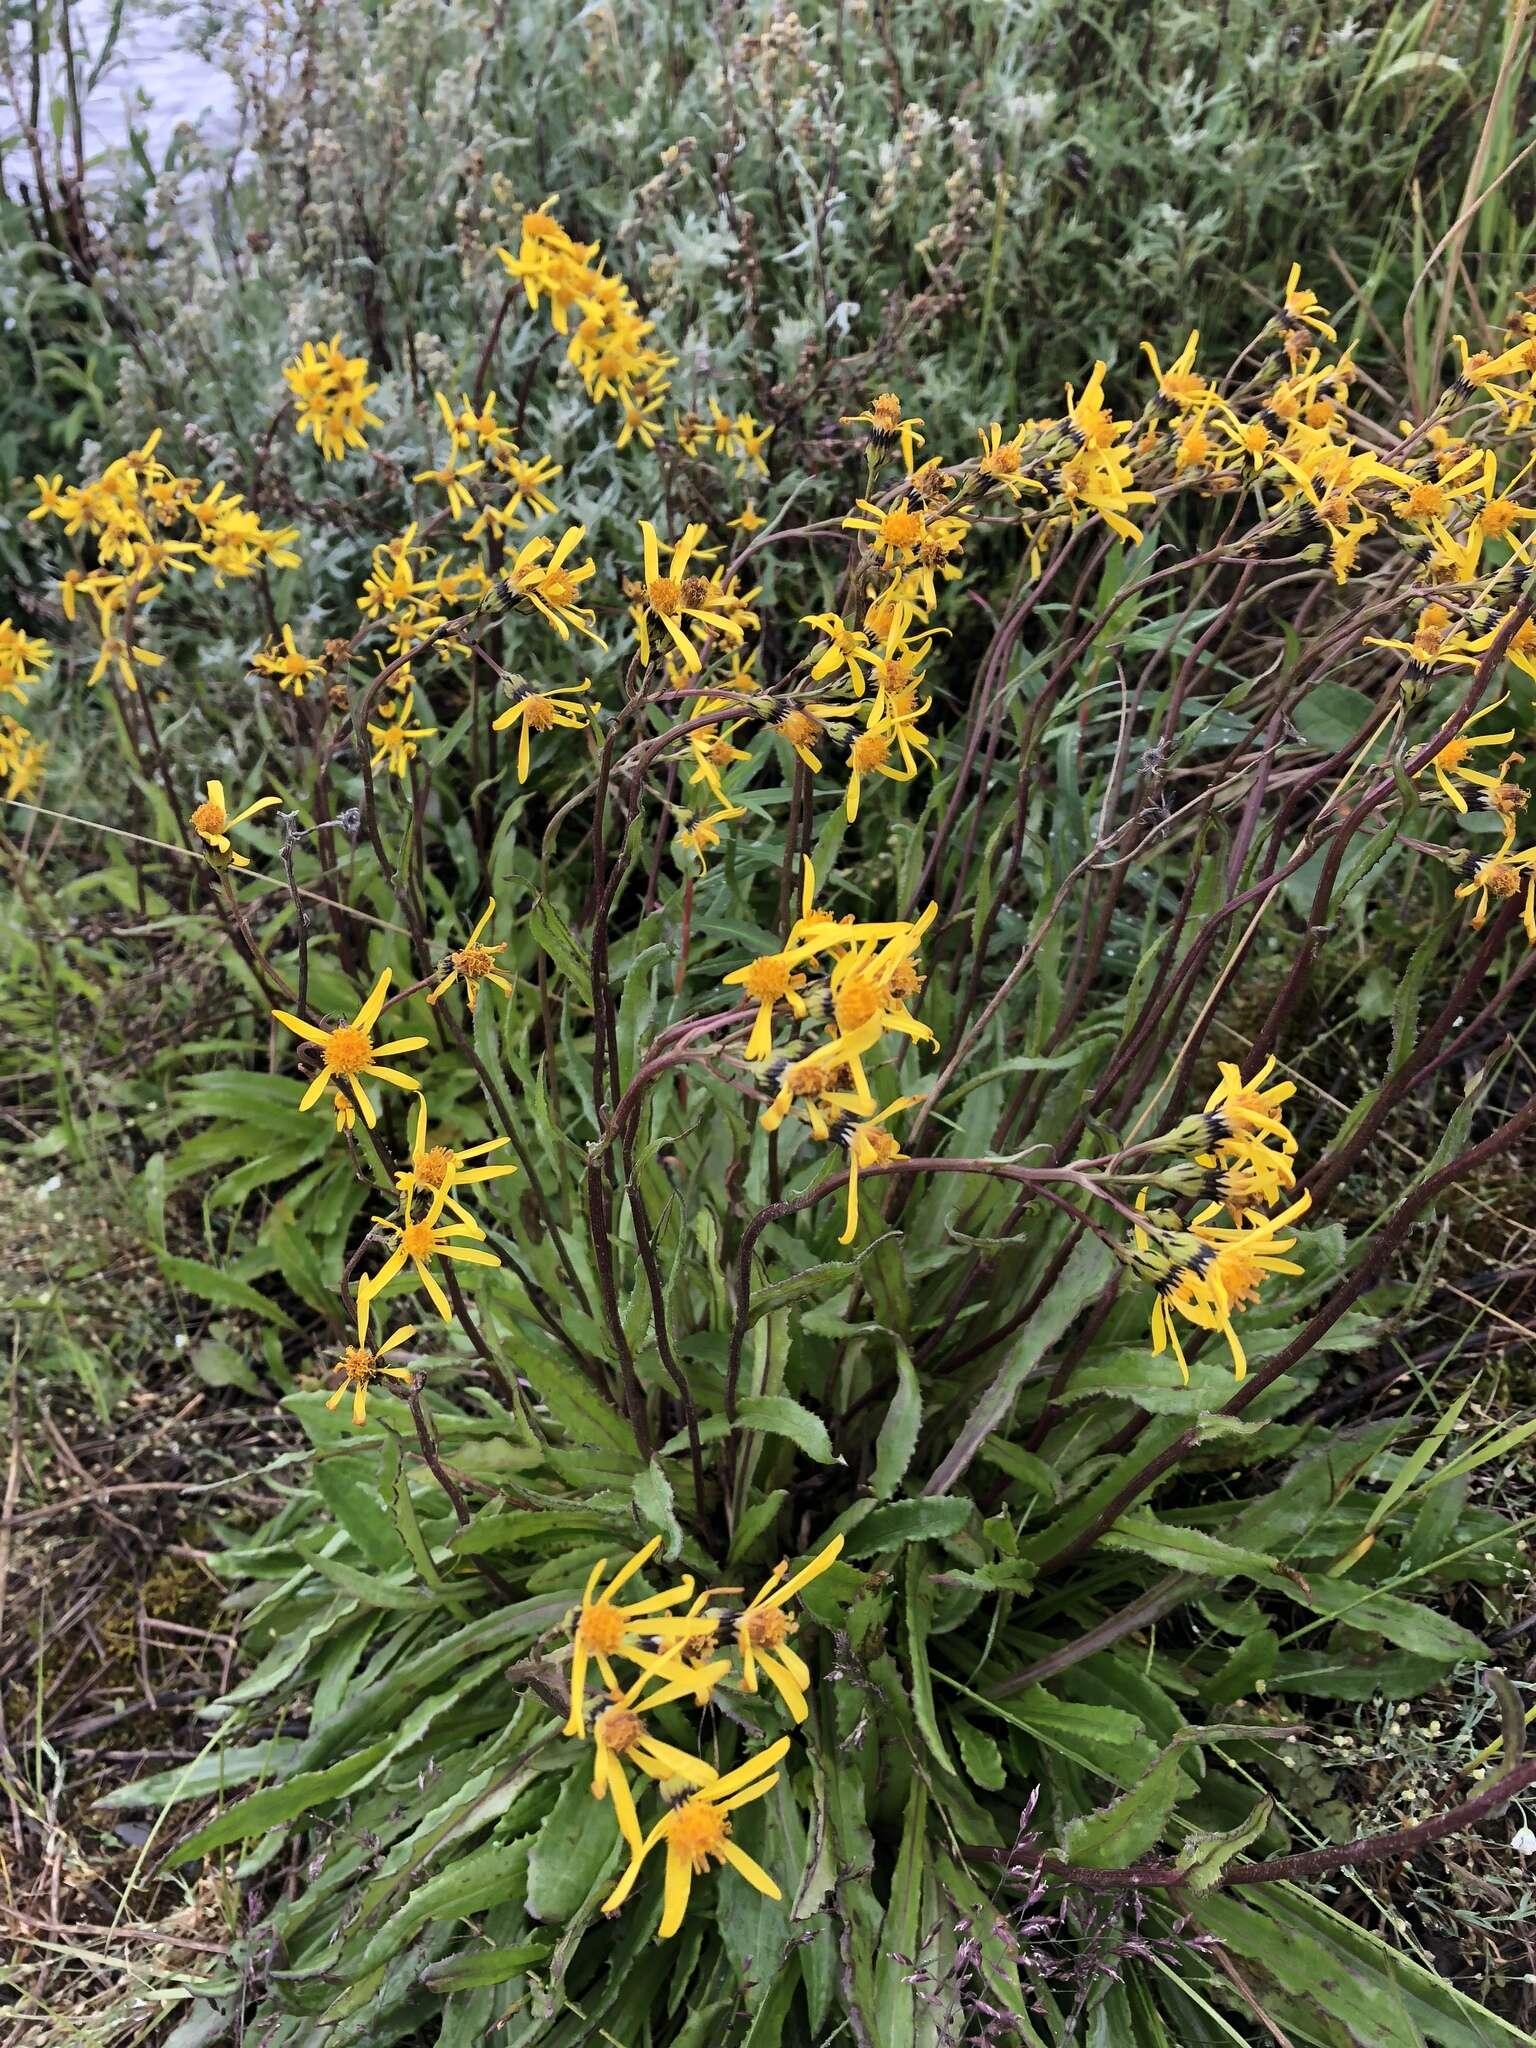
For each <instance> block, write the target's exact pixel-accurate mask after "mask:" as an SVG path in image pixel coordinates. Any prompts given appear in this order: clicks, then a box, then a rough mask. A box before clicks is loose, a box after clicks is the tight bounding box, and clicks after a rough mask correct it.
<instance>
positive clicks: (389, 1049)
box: [272, 967, 427, 1131]
mask: <svg viewBox="0 0 1536 2048" xmlns="http://www.w3.org/2000/svg"><path fill="white" fill-rule="evenodd" d="M390 978H391V970H390V969H389V968H387V967H386V968H385V969H384V971H383V973H382V974H381V975H380V976H379V978H378V980H377V981H376V982H375V983H374V985H373V989H372V992H371V993H370V995H369V997H368V1000H367V1001H366V1002H365V1003H364V1004H363V1006H362V1008H361V1009H360V1010H359V1011H358V1013H357V1015H356V1016H355V1017H354V1018H353V1019H352V1021H351V1023H350V1024H338V1025H337V1026H336V1027H335V1029H334V1030H331V1031H322V1030H321V1029H320V1027H319V1026H318V1025H316V1024H307V1023H306V1022H305V1021H304V1019H303V1018H302V1017H295V1016H294V1015H293V1014H292V1013H291V1011H288V1010H274V1011H273V1012H272V1015H273V1016H274V1017H275V1018H276V1019H277V1021H278V1023H279V1024H281V1025H282V1026H283V1027H284V1028H285V1029H286V1030H288V1031H291V1032H293V1033H294V1035H295V1036H296V1037H298V1038H302V1039H304V1040H305V1041H306V1043H307V1044H309V1045H314V1046H318V1047H319V1049H320V1061H321V1064H320V1071H319V1073H318V1074H316V1076H315V1078H314V1079H313V1080H312V1081H311V1082H310V1084H309V1087H308V1089H307V1090H306V1091H305V1094H304V1097H303V1100H302V1101H301V1102H300V1104H299V1108H300V1109H301V1110H303V1109H313V1108H314V1106H315V1104H316V1103H317V1102H318V1101H319V1100H320V1098H321V1096H322V1095H323V1094H324V1093H325V1091H326V1089H327V1088H334V1087H336V1086H337V1084H338V1083H340V1082H345V1083H346V1084H347V1086H348V1087H350V1089H351V1090H352V1093H353V1094H354V1095H355V1096H356V1097H357V1106H358V1108H359V1109H360V1110H361V1111H362V1112H363V1122H364V1123H365V1124H366V1125H367V1126H368V1128H369V1130H370V1131H371V1130H372V1129H373V1127H374V1125H375V1124H376V1123H377V1122H378V1116H377V1114H376V1113H375V1111H374V1107H373V1104H372V1102H371V1101H370V1100H369V1098H368V1091H367V1089H366V1088H364V1086H363V1082H364V1080H365V1079H368V1080H374V1081H387V1082H388V1083H389V1084H390V1086H391V1087H392V1088H404V1089H405V1090H406V1091H407V1092H408V1093H409V1094H412V1095H414V1094H415V1093H416V1091H417V1089H418V1088H419V1087H420V1085H421V1084H420V1082H418V1081H416V1080H413V1079H412V1077H411V1076H410V1075H409V1074H403V1073H401V1072H400V1071H399V1070H398V1069H397V1068H395V1067H384V1066H380V1065H379V1062H380V1060H384V1059H388V1058H389V1057H390V1055H391V1054H393V1053H401V1052H419V1051H420V1050H421V1048H422V1047H423V1046H424V1045H425V1044H426V1042H427V1041H426V1040H425V1039H424V1038H392V1039H390V1040H389V1042H388V1044H386V1045H377V1046H376V1045H375V1044H374V1042H373V1028H374V1026H375V1025H376V1024H377V1023H378V1021H379V1012H380V1011H381V1010H382V1009H383V1007H384V998H385V997H386V996H387V995H388V994H389V984H390Z"/></svg>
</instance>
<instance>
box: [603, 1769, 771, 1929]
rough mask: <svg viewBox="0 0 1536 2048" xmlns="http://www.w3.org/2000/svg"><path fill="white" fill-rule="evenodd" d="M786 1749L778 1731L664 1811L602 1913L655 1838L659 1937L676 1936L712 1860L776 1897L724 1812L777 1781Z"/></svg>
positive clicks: (619, 1897) (616, 1903)
mask: <svg viewBox="0 0 1536 2048" xmlns="http://www.w3.org/2000/svg"><path fill="white" fill-rule="evenodd" d="M788 1749H789V1737H788V1736H787V1735H781V1736H780V1737H779V1739H778V1741H777V1742H771V1743H769V1745H768V1747H767V1748H766V1749H764V1750H760V1751H759V1752H758V1754H757V1755H756V1756H753V1757H749V1758H748V1759H747V1761H746V1762H745V1763H744V1764H738V1765H737V1767H736V1769H735V1770H734V1771H727V1772H726V1774H725V1776H724V1777H723V1778H716V1779H715V1780H714V1782H713V1783H712V1784H709V1785H706V1786H703V1787H701V1788H700V1789H699V1790H698V1791H697V1792H694V1793H691V1794H690V1795H689V1797H688V1798H686V1799H684V1800H683V1801H682V1802H681V1804H680V1805H677V1806H674V1807H673V1808H672V1810H671V1812H670V1813H667V1814H665V1815H664V1816H663V1817H662V1819H660V1820H659V1821H658V1822H657V1823H656V1825H655V1827H653V1828H652V1829H651V1831H650V1833H649V1834H648V1835H647V1836H646V1838H645V1840H644V1841H643V1842H642V1843H641V1844H640V1846H639V1847H638V1848H637V1849H634V1850H633V1851H632V1853H631V1857H630V1863H629V1868H628V1869H627V1870H626V1871H625V1873H624V1875H623V1876H622V1877H621V1878H620V1879H619V1881H618V1883H617V1884H616V1885H615V1886H614V1888H613V1890H612V1892H610V1894H609V1895H608V1897H607V1899H606V1900H605V1901H604V1902H603V1911H604V1912H605V1913H616V1912H617V1911H618V1910H619V1908H620V1906H622V1905H623V1903H624V1901H625V1900H626V1899H627V1898H628V1897H629V1895H630V1892H631V1891H632V1890H633V1889H634V1885H635V1880H636V1878H637V1877H638V1876H639V1875H640V1870H641V1866H642V1865H643V1864H644V1862H645V1859H646V1857H647V1856H649V1855H650V1853H651V1851H652V1850H653V1849H654V1848H655V1847H656V1845H657V1844H658V1843H659V1842H665V1843H666V1845H667V1870H666V1878H665V1882H664V1887H663V1900H664V1902H663V1907H662V1915H661V1926H660V1928H659V1929H658V1930H657V1932H658V1936H659V1938H660V1939H661V1940H663V1941H666V1940H668V1939H669V1938H670V1937H671V1936H672V1935H674V1934H676V1932H677V1930H678V1929H679V1927H681V1926H682V1924H683V1915H684V1914H685V1913H686V1912H687V1910H688V1894H689V1891H690V1888H691V1886H692V1883H693V1880H694V1878H695V1877H702V1876H703V1875H704V1873H705V1872H706V1871H707V1870H708V1869H709V1867H710V1865H711V1863H728V1864H730V1866H731V1868H732V1869H733V1870H735V1871H737V1872H738V1873H739V1874H740V1875H741V1876H742V1877H744V1878H745V1879H746V1880H747V1882H748V1884H750V1885H751V1886H753V1887H754V1889H755V1890H757V1891H760V1892H761V1893H762V1894H763V1896H764V1897H765V1898H769V1899H776V1898H778V1897H779V1896H780V1893H779V1888H778V1886H777V1885H776V1884H775V1883H774V1881H773V1879H772V1878H771V1877H770V1876H769V1875H768V1873H767V1871H766V1870H764V1869H763V1867H762V1865H761V1864H759V1863H756V1862H754V1861H753V1859H752V1858H751V1857H750V1856H749V1855H748V1854H747V1853H746V1851H745V1850H744V1849H739V1848H738V1847H737V1846H736V1844H735V1843H734V1842H733V1841H732V1840H731V1823H730V1818H729V1816H730V1815H731V1814H732V1813H734V1812H735V1811H736V1809H737V1808H738V1807H742V1806H746V1805H749V1804H750V1803H751V1801H752V1800H754V1799H761V1798H762V1797H763V1796H764V1795H765V1794H766V1793H768V1792H771V1791H772V1790H773V1788H774V1786H775V1785H776V1784H777V1783H778V1780H779V1773H778V1765H779V1764H780V1762H781V1761H782V1760H783V1758H784V1756H785V1755H786V1754H787V1752H788Z"/></svg>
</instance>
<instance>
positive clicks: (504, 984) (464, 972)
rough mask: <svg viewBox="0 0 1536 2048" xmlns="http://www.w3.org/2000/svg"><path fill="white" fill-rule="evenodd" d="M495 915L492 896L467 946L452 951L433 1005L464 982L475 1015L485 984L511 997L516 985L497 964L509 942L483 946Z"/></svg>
mask: <svg viewBox="0 0 1536 2048" xmlns="http://www.w3.org/2000/svg"><path fill="white" fill-rule="evenodd" d="M495 915H496V898H495V897H494V896H492V897H491V898H490V900H489V901H488V902H487V904H486V906H485V908H484V910H482V911H481V913H480V916H479V918H478V920H477V922H476V924H475V927H474V929H473V931H471V933H470V935H469V937H468V938H467V939H466V940H465V942H464V944H463V945H462V946H461V947H460V948H459V949H458V951H457V952H454V951H452V950H450V952H449V954H448V972H447V973H446V974H445V975H444V976H443V978H442V980H441V981H440V982H439V983H438V984H437V986H436V988H434V989H433V990H432V992H431V994H430V995H429V996H428V997H427V1001H428V1002H429V1003H435V1002H436V1001H437V999H438V997H439V996H440V995H442V994H443V992H444V991H445V990H446V989H449V988H451V987H452V986H453V984H454V983H455V982H456V981H462V982H463V984H464V994H465V996H466V998H467V999H468V1002H469V1014H470V1015H471V1016H473V1015H474V1014H475V1004H476V1002H477V1001H478V1000H479V995H480V984H481V982H482V981H488V982H489V983H490V984H491V987H492V988H499V989H500V990H501V992H502V994H503V995H504V996H509V995H511V993H512V984H511V982H510V981H508V979H507V977H506V976H505V975H504V974H503V973H502V972H501V970H500V968H499V967H498V966H497V964H496V962H497V960H498V958H499V956H500V955H501V954H503V953H505V951H506V950H507V945H506V941H505V940H503V941H502V942H501V944H500V945H497V946H485V945H482V944H481V943H480V934H481V933H482V932H483V931H484V930H485V928H486V926H487V925H488V924H489V923H490V921H491V919H492V918H493V917H494V916H495Z"/></svg>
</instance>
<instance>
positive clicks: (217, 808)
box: [187, 782, 282, 868]
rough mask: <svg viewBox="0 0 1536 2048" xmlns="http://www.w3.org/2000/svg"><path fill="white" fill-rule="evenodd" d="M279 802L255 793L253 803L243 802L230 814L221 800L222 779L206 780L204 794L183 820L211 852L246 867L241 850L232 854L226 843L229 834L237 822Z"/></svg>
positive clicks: (247, 865)
mask: <svg viewBox="0 0 1536 2048" xmlns="http://www.w3.org/2000/svg"><path fill="white" fill-rule="evenodd" d="M281 802H282V798H281V797H276V796H259V797H257V799H256V801H255V803H253V804H247V805H246V807H245V809H244V810H243V811H236V813H235V815H234V816H233V817H230V815H229V812H228V810H227V808H226V805H225V801H224V785H223V783H222V782H210V783H209V784H208V793H207V795H206V796H205V797H204V798H203V801H202V802H201V803H200V804H199V805H198V806H197V808H196V810H194V811H193V813H192V815H191V817H190V818H188V820H187V823H188V824H189V825H190V826H191V827H192V830H193V831H194V832H195V833H196V834H197V836H198V838H199V839H201V840H202V842H203V844H204V845H205V846H206V847H208V848H210V849H211V850H212V851H213V852H214V853H217V854H221V855H223V856H224V859H225V863H226V864H227V865H228V866H230V867H236V868H248V867H249V866H250V862H249V860H248V859H247V858H246V856H245V855H244V854H243V853H236V852H235V850H234V848H233V847H232V846H231V845H230V843H229V835H230V833H231V832H232V831H233V830H234V828H235V827H236V826H237V825H243V824H244V823H245V821H246V819H247V818H254V817H255V816H256V815H257V813H258V812H260V811H270V810H271V809H272V807H273V805H274V804H278V803H281Z"/></svg>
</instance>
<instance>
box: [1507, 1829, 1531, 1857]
mask: <svg viewBox="0 0 1536 2048" xmlns="http://www.w3.org/2000/svg"><path fill="white" fill-rule="evenodd" d="M1509 1846H1510V1847H1511V1849H1513V1850H1514V1852H1515V1854H1516V1855H1517V1856H1536V1834H1533V1833H1532V1831H1531V1830H1530V1829H1529V1828H1516V1829H1515V1832H1514V1833H1513V1834H1512V1835H1511V1836H1510V1838H1509Z"/></svg>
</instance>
